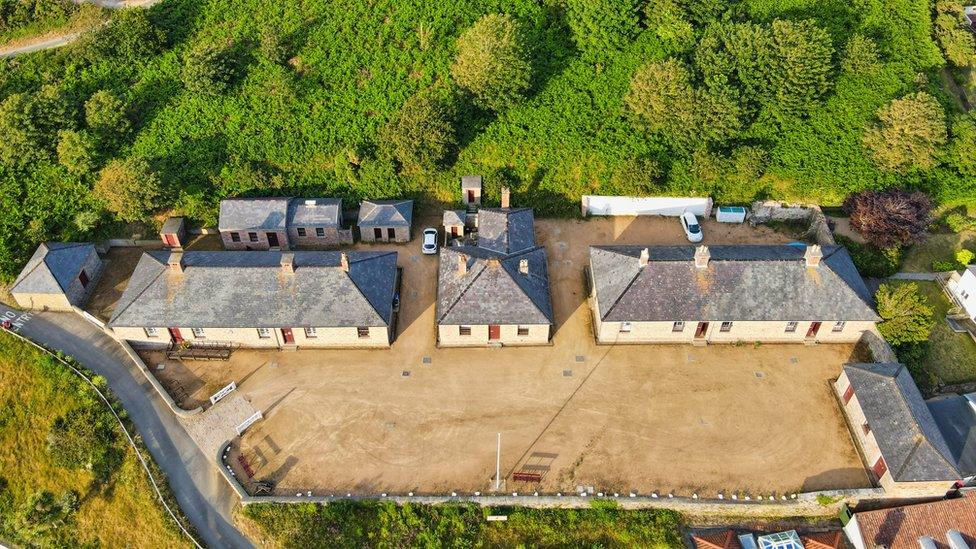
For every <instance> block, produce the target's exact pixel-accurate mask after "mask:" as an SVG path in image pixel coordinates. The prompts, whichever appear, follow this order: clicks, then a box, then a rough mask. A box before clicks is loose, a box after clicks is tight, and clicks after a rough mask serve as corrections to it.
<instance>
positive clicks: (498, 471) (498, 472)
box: [495, 433, 502, 492]
mask: <svg viewBox="0 0 976 549" xmlns="http://www.w3.org/2000/svg"><path fill="white" fill-rule="evenodd" d="M501 482H502V434H501V433H498V451H497V452H496V454H495V491H496V492H497V491H498V489H499V488H500V487H501Z"/></svg>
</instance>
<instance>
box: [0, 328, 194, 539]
mask: <svg viewBox="0 0 976 549" xmlns="http://www.w3.org/2000/svg"><path fill="white" fill-rule="evenodd" d="M85 409H91V414H92V415H93V416H92V417H97V418H99V420H100V421H101V420H103V419H104V421H105V422H106V423H107V424H109V425H113V426H114V435H115V436H114V440H115V444H113V445H112V446H113V447H115V448H116V449H117V450H118V452H119V454H118V455H119V458H120V459H119V461H118V462H117V464H116V465H115V467H114V470H113V473H112V474H111V476H110V477H109V479H108V480H107V482H96V479H95V475H93V473H92V471H89V470H86V469H85V468H84V467H82V468H79V469H74V468H68V467H63V466H60V465H58V464H56V463H55V461H54V459H53V456H52V455H51V453H50V452H49V451H48V447H47V438H48V433H49V432H50V431H51V427H52V425H53V424H54V423H55V421H56V420H57V419H58V418H60V417H63V416H64V415H65V414H69V413H71V412H77V411H79V410H85ZM45 491H46V492H49V493H50V494H51V495H52V496H53V502H54V505H55V506H56V507H57V506H61V505H62V504H63V502H64V501H68V500H70V499H73V498H74V497H77V502H76V503H75V506H76V508H75V510H74V511H73V512H68V513H59V512H57V511H54V512H51V511H50V510H49V509H48V508H44V509H43V510H41V507H42V506H40V505H37V506H30V505H28V504H27V502H28V501H30V500H31V498H32V497H33V496H36V495H37V494H40V493H42V492H45ZM72 493H73V494H74V495H70V494H72ZM0 540H5V541H10V542H12V543H13V544H14V545H15V546H19V547H139V548H154V547H159V548H163V547H166V548H170V547H174V548H179V547H190V546H191V545H190V544H189V542H188V540H187V539H186V538H185V537H183V535H182V534H181V533H180V531H179V530H178V528H177V526H176V524H175V523H174V522H173V521H172V519H170V517H169V515H167V514H166V512H165V510H164V509H163V508H162V506H161V505H160V504H159V502H158V500H157V499H156V496H155V493H154V492H153V491H152V488H151V487H150V484H149V481H148V479H147V477H146V474H145V472H144V471H143V469H142V467H141V466H140V465H139V462H138V460H137V458H136V455H135V452H134V451H133V450H132V448H131V447H130V446H128V444H127V443H126V442H125V441H124V438H123V436H122V433H121V430H120V428H119V427H118V424H117V423H115V420H114V418H113V417H111V415H110V414H109V413H108V411H107V410H106V409H105V408H104V407H103V405H102V404H101V401H99V400H97V397H96V396H95V393H94V390H93V389H91V387H90V386H89V385H87V384H85V383H84V382H83V381H81V380H80V379H79V378H78V377H77V376H76V375H75V374H73V373H71V372H70V371H69V370H68V369H67V368H65V367H64V366H63V365H62V364H60V363H58V362H56V361H54V360H53V359H51V358H50V357H48V356H47V355H45V354H42V353H41V352H39V351H37V350H36V349H35V348H33V347H31V346H30V345H28V344H26V343H23V342H22V341H20V340H18V339H16V338H14V337H13V336H11V335H9V334H6V333H0Z"/></svg>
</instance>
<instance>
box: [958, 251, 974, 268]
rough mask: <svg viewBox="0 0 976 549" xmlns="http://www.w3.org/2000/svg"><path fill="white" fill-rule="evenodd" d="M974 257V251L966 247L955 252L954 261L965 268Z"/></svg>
mask: <svg viewBox="0 0 976 549" xmlns="http://www.w3.org/2000/svg"><path fill="white" fill-rule="evenodd" d="M974 257H976V253H973V252H972V251H970V250H967V249H962V250H959V251H958V252H956V263H958V264H959V265H961V266H962V268H964V269H965V268H966V266H967V265H969V264H970V263H972V262H973V258H974Z"/></svg>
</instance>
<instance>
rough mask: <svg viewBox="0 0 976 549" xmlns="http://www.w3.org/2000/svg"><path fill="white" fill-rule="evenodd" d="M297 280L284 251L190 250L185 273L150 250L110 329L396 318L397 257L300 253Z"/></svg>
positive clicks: (383, 322) (380, 322)
mask: <svg viewBox="0 0 976 549" xmlns="http://www.w3.org/2000/svg"><path fill="white" fill-rule="evenodd" d="M291 253H293V254H294V256H293V257H294V266H295V272H294V274H290V275H289V274H285V273H284V272H283V270H282V268H281V256H282V252H275V251H222V252H186V253H184V254H183V262H184V265H185V267H184V272H183V273H182V274H180V273H177V272H173V270H172V269H171V268H169V267H168V266H167V261H168V259H169V252H147V253H145V254H143V256H142V258H141V259H140V260H139V263H138V265H136V269H135V272H133V274H132V277H131V278H130V281H129V285H128V287H126V289H125V291H124V292H123V294H122V298H121V299H120V300H119V303H118V305H117V306H116V309H115V312H114V313H113V315H112V318H111V320H110V321H109V325H110V326H126V327H143V326H156V327H159V326H182V327H220V328H264V327H267V328H276V327H303V326H306V327H307V326H314V327H323V328H324V327H341V326H388V325H389V324H390V322H391V320H392V315H393V310H392V308H393V305H392V302H393V294H394V291H395V280H396V261H397V254H396V252H349V253H348V258H349V272H348V273H346V272H344V271H343V270H342V269H341V268H340V267H339V264H340V252H327V251H297V252H291Z"/></svg>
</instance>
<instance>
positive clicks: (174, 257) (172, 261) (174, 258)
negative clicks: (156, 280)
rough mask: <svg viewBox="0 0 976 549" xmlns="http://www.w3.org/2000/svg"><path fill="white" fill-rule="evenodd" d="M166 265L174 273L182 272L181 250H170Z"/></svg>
mask: <svg viewBox="0 0 976 549" xmlns="http://www.w3.org/2000/svg"><path fill="white" fill-rule="evenodd" d="M168 265H169V268H170V270H172V271H173V272H175V273H180V274H182V273H183V252H171V253H170V254H169V261H168Z"/></svg>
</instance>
